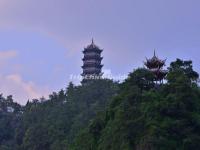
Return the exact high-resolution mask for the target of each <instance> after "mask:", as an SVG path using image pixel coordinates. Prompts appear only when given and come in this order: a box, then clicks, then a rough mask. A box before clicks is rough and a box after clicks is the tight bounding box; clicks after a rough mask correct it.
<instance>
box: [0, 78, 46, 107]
mask: <svg viewBox="0 0 200 150" xmlns="http://www.w3.org/2000/svg"><path fill="white" fill-rule="evenodd" d="M0 91H1V92H2V93H3V94H4V95H12V94H13V93H14V95H13V97H14V100H15V101H17V102H18V103H20V104H26V102H27V100H28V99H30V100H31V99H34V98H41V97H42V96H44V97H47V96H48V94H49V90H48V88H47V87H40V86H38V85H36V84H35V83H34V82H32V81H28V82H26V81H24V80H23V79H22V77H21V76H20V75H19V74H11V75H7V76H2V75H0Z"/></svg>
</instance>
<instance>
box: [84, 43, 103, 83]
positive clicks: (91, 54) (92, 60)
mask: <svg viewBox="0 0 200 150" xmlns="http://www.w3.org/2000/svg"><path fill="white" fill-rule="evenodd" d="M102 51H103V50H102V49H100V48H99V47H98V46H97V45H95V44H94V40H93V39H92V43H91V44H90V45H88V46H87V47H86V48H84V51H83V54H84V57H83V59H82V60H83V66H82V68H83V73H82V74H81V75H82V77H83V79H99V78H101V77H102V75H103V73H102V71H101V69H102V67H103V65H102V64H101V61H102V59H103V57H101V53H102Z"/></svg>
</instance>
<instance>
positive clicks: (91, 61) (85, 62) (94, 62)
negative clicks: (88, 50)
mask: <svg viewBox="0 0 200 150" xmlns="http://www.w3.org/2000/svg"><path fill="white" fill-rule="evenodd" d="M100 63H101V61H97V60H85V61H84V64H100Z"/></svg>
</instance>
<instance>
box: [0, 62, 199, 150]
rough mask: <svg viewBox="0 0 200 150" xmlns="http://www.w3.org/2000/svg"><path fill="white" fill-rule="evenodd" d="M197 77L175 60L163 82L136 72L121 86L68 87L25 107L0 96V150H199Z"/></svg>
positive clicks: (90, 84) (102, 82) (101, 82)
mask: <svg viewBox="0 0 200 150" xmlns="http://www.w3.org/2000/svg"><path fill="white" fill-rule="evenodd" d="M198 78H199V75H198V73H197V72H195V71H194V70H193V67H192V62H191V61H183V60H180V59H177V60H176V61H175V62H172V63H171V65H170V67H169V68H168V74H167V77H166V81H165V82H164V84H159V85H158V84H156V83H155V82H154V75H153V74H152V73H151V72H150V71H148V70H147V69H144V68H139V69H136V70H134V71H133V72H132V73H130V74H129V78H128V79H126V81H125V82H123V83H122V84H118V83H114V82H113V81H110V80H95V81H92V82H88V83H84V84H83V85H80V86H75V85H73V83H70V84H69V85H68V87H67V88H66V90H61V91H59V92H58V93H56V92H54V93H52V94H51V95H50V96H49V99H48V100H46V99H44V98H41V99H40V100H37V99H35V100H33V101H31V102H30V101H29V102H28V103H27V104H26V106H24V107H22V106H20V105H18V104H16V103H14V102H13V100H12V97H11V96H8V97H7V98H4V97H3V96H2V95H0V150H13V149H15V150H199V149H200V88H199V86H198V84H197V80H198ZM11 107H12V108H14V109H13V111H12V109H11ZM8 108H9V109H8ZM8 110H9V111H8Z"/></svg>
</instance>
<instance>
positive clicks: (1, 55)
mask: <svg viewBox="0 0 200 150" xmlns="http://www.w3.org/2000/svg"><path fill="white" fill-rule="evenodd" d="M16 56H17V51H15V50H8V51H0V60H1V61H2V60H8V59H12V58H14V57H16Z"/></svg>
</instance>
